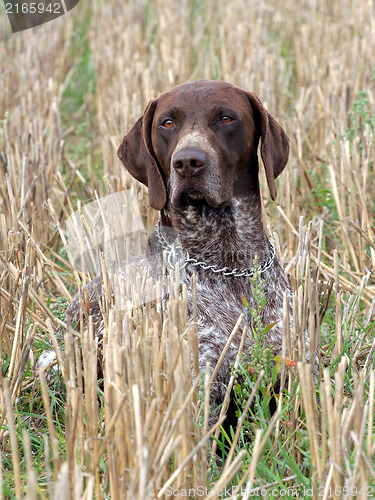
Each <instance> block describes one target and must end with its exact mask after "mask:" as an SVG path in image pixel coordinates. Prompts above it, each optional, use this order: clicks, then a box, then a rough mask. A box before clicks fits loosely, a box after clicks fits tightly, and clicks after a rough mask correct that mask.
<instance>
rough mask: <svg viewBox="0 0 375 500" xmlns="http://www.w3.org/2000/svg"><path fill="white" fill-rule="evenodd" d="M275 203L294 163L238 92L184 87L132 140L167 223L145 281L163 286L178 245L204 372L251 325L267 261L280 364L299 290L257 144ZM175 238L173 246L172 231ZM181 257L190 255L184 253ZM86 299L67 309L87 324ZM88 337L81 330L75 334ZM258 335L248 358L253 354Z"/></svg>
mask: <svg viewBox="0 0 375 500" xmlns="http://www.w3.org/2000/svg"><path fill="white" fill-rule="evenodd" d="M259 141H261V146H260V154H261V157H262V160H263V164H264V168H265V172H266V178H267V183H268V187H269V190H270V194H271V197H272V199H273V200H274V199H275V197H276V187H275V179H276V177H278V176H279V174H280V173H281V172H282V171H283V169H284V167H285V165H286V163H287V160H288V155H289V140H288V138H287V136H286V134H285V132H284V130H283V129H282V128H281V126H280V125H279V124H278V123H277V122H276V121H275V119H274V118H273V117H272V116H271V115H270V114H269V113H268V112H267V111H266V109H265V108H264V107H263V105H262V103H261V102H260V100H259V99H258V97H257V96H256V95H255V94H253V93H251V92H246V91H244V90H241V89H240V88H238V87H235V86H234V85H231V84H229V83H225V82H219V81H209V80H199V81H194V82H189V83H186V84H183V85H179V86H177V87H175V88H173V89H171V90H169V91H168V92H166V93H165V94H163V95H161V96H160V97H158V98H157V99H155V100H153V101H151V102H150V103H149V104H148V106H147V108H146V110H145V112H144V114H143V116H141V117H140V118H139V119H138V121H137V122H136V123H135V125H134V126H133V128H132V129H131V130H130V132H128V134H127V135H125V137H124V139H123V141H122V143H121V145H120V147H119V149H118V156H119V158H120V159H121V161H122V163H123V164H124V166H125V168H126V169H127V170H128V171H129V172H130V174H131V175H132V176H133V177H135V178H136V179H137V180H138V181H140V182H142V183H143V184H145V185H146V186H148V195H149V203H150V205H151V207H153V208H154V209H156V210H160V211H161V219H160V221H161V223H160V225H159V228H158V229H157V231H156V232H154V233H153V234H152V235H151V237H150V239H149V249H148V255H147V257H145V258H143V259H139V258H138V260H137V261H134V265H135V266H136V268H137V270H138V271H141V272H143V273H146V274H147V276H152V277H154V278H155V279H159V278H160V277H161V272H162V257H161V255H162V251H163V249H167V250H168V249H171V248H172V243H173V241H172V240H174V244H176V241H177V243H178V247H179V248H180V250H181V251H182V254H183V258H184V264H183V266H185V267H183V266H181V267H183V272H182V273H181V281H182V282H185V283H186V284H187V289H188V317H190V318H192V294H191V276H192V274H193V273H195V274H196V277H197V320H198V342H199V366H200V370H201V371H203V370H204V369H205V366H206V362H207V361H209V362H210V364H211V367H212V369H213V368H214V367H215V365H216V363H217V361H218V359H219V357H220V355H221V353H222V351H223V349H224V346H225V344H226V342H227V339H228V336H229V335H230V333H231V332H232V330H233V327H234V326H235V324H236V321H237V319H238V317H239V315H240V314H241V313H245V323H246V324H247V325H250V324H251V321H252V318H251V316H250V314H249V312H248V310H247V309H246V308H245V307H244V305H243V304H242V301H241V296H242V294H244V295H245V297H246V298H247V300H248V302H249V304H250V307H252V306H253V305H254V303H253V299H252V293H251V286H250V281H249V276H251V274H252V272H251V268H252V266H253V261H254V258H255V256H258V259H259V264H260V269H261V270H262V271H263V272H262V278H263V279H264V282H265V294H266V301H267V302H266V306H265V308H264V310H263V318H262V320H263V324H264V325H269V324H271V323H275V325H274V326H273V328H272V329H271V330H270V331H269V333H268V334H267V337H266V343H267V345H270V346H273V349H274V352H275V354H277V353H280V352H281V346H282V316H283V313H282V307H283V295H284V292H285V291H287V292H288V294H290V287H289V282H288V279H287V277H286V276H285V274H284V271H283V269H282V268H281V265H280V263H279V261H278V260H277V258H276V256H275V252H274V249H273V247H272V245H271V243H270V242H269V240H268V238H267V236H266V233H265V229H264V226H263V222H262V203H261V197H260V192H259V180H258V170H259V167H258V157H257V149H258V143H259ZM172 230H173V234H174V236H173V238H172V239H171V231H172ZM181 247H182V249H181ZM95 285H97V287H98V291H99V294H100V293H101V288H102V287H101V280H100V278H97V279H96V280H94V281H93V282H91V283H89V284H88V285H87V287H86V289H87V291H88V293H89V297H90V306H91V314H92V315H93V316H94V320H95V324H96V331H97V334H101V332H102V329H103V321H102V317H101V315H100V309H99V307H98V304H97V301H96V296H97V295H96V294H95V291H94V286H95ZM79 308H80V301H79V297H78V296H76V297H75V298H74V299H73V301H72V303H71V304H70V306H69V308H68V309H67V318H68V321H69V322H70V323H72V324H73V323H75V322H78V321H79V317H80V316H79ZM75 328H76V329H77V330H79V328H80V326H79V323H77V325H76V326H75ZM242 331H243V330H242V327H241V328H240V329H239V330H238V332H237V335H236V336H235V338H234V340H233V344H232V345H231V348H230V350H229V351H228V354H227V356H226V359H225V361H224V363H223V364H222V366H221V368H220V370H219V373H218V376H217V380H216V384H215V387H214V388H213V391H212V397H211V403H212V407H213V409H214V408H216V407H217V406H218V405H219V404H220V403H221V402H222V400H223V397H224V394H225V391H226V385H227V383H228V380H229V377H230V363H232V362H233V361H234V360H235V356H236V354H237V352H238V347H239V344H240V340H241V335H242ZM250 332H251V328H249V333H248V334H247V338H246V341H245V346H244V350H247V351H249V350H250V349H251V346H252V344H253V338H252V336H251V333H250Z"/></svg>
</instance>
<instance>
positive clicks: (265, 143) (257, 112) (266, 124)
mask: <svg viewBox="0 0 375 500" xmlns="http://www.w3.org/2000/svg"><path fill="white" fill-rule="evenodd" d="M246 94H247V97H248V99H249V101H250V104H251V106H252V108H253V113H254V121H255V126H256V127H257V129H258V131H259V134H260V136H261V139H262V144H261V149H260V153H261V156H262V160H263V164H264V168H265V170H266V178H267V183H268V188H269V190H270V194H271V198H272V199H273V200H274V199H275V198H276V194H277V192H276V184H275V179H276V178H277V177H278V176H279V175H280V174H281V172H282V171H283V170H284V168H285V165H286V164H287V162H288V158H289V139H288V136H287V135H286V133H285V132H284V130H283V128H282V127H281V126H280V125H279V124H278V123H277V121H276V120H275V119H274V118H273V117H272V116H271V115H270V114H269V113H268V112H267V110H266V109H265V107H264V106H263V104H262V103H261V101H260V100H259V98H258V96H257V95H256V94H254V93H252V92H246Z"/></svg>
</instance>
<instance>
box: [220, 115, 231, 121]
mask: <svg viewBox="0 0 375 500" xmlns="http://www.w3.org/2000/svg"><path fill="white" fill-rule="evenodd" d="M220 120H221V121H222V122H223V123H230V122H231V121H232V118H231V117H230V116H228V115H224V116H222V117H221V118H220Z"/></svg>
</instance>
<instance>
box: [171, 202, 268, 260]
mask: <svg viewBox="0 0 375 500" xmlns="http://www.w3.org/2000/svg"><path fill="white" fill-rule="evenodd" d="M161 222H162V225H163V226H170V227H172V228H173V230H175V231H176V234H177V237H178V239H179V240H180V243H181V245H182V247H183V248H184V249H187V250H188V252H189V255H190V257H192V258H195V259H197V260H199V261H204V262H206V263H207V264H209V265H215V264H216V265H218V266H220V267H223V266H227V267H228V268H231V269H233V268H248V267H252V265H253V261H254V258H255V256H257V257H258V259H259V263H261V262H263V261H265V260H267V258H268V255H269V242H268V239H267V236H266V233H265V229H264V226H263V221H262V204H261V199H260V195H259V194H252V195H248V196H243V197H237V198H233V199H232V200H231V201H230V202H229V203H228V204H227V205H226V206H225V207H219V208H214V207H211V206H209V205H208V204H207V203H205V202H203V203H202V202H200V203H196V204H193V203H192V204H189V205H187V206H186V207H184V209H183V210H179V209H176V208H174V207H172V206H168V207H167V208H165V209H163V211H162V213H161Z"/></svg>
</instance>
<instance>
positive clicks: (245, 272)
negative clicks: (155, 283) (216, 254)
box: [155, 220, 276, 278]
mask: <svg viewBox="0 0 375 500" xmlns="http://www.w3.org/2000/svg"><path fill="white" fill-rule="evenodd" d="M155 227H156V236H157V238H158V241H159V243H160V245H161V246H162V248H163V250H166V252H167V262H168V264H169V266H170V267H171V268H172V269H174V263H175V262H176V261H177V259H178V258H179V257H182V258H183V260H184V263H183V264H182V266H180V269H184V268H185V267H186V266H187V264H191V265H193V266H197V267H200V268H201V269H204V270H205V271H206V270H210V271H212V272H213V273H221V274H222V275H223V276H233V277H235V278H239V277H241V276H245V277H247V278H252V277H253V276H254V269H252V268H247V269H237V268H235V269H231V270H230V269H228V268H227V267H221V268H220V267H219V266H217V265H216V264H215V265H210V264H207V263H206V262H204V261H202V260H197V259H194V258H192V257H190V256H189V253H188V252H186V251H185V250H184V249H183V248H182V246H181V245H175V244H174V243H172V245H171V244H169V243H168V241H167V240H166V239H165V237H164V235H163V234H162V232H161V230H160V220H158V222H157V224H155ZM269 244H270V247H269V248H270V255H269V257H268V259H267V260H266V261H265V262H262V263H261V264H260V265H259V268H258V269H259V272H260V273H261V274H262V273H264V272H265V271H267V270H268V269H269V268H270V267H271V266H272V265H273V261H274V259H275V253H276V252H275V247H274V246H273V245H272V243H271V242H269Z"/></svg>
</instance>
